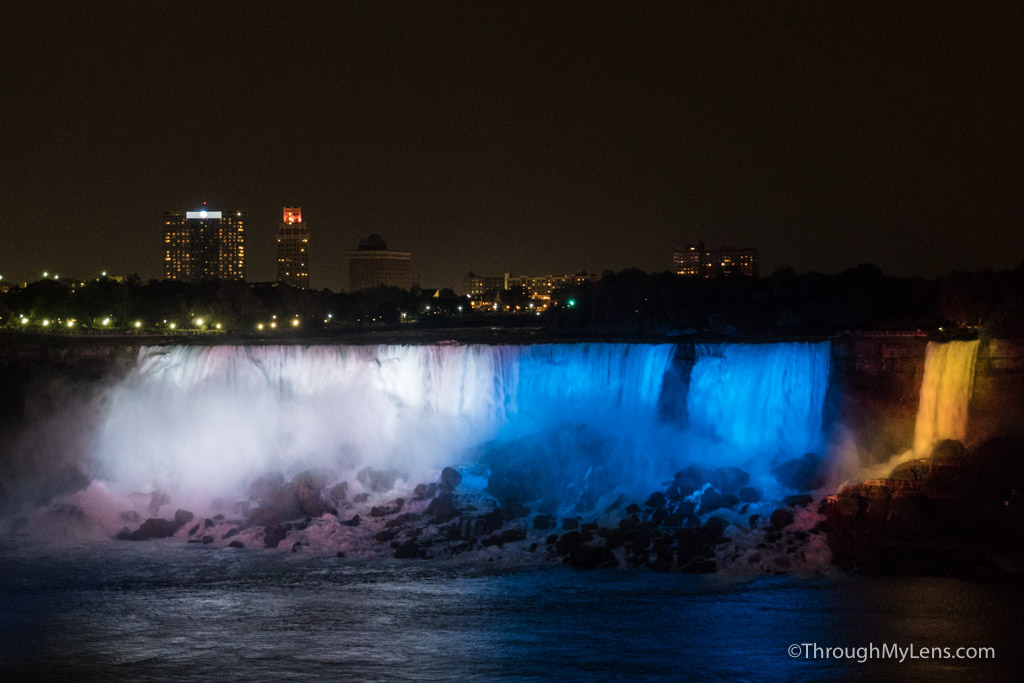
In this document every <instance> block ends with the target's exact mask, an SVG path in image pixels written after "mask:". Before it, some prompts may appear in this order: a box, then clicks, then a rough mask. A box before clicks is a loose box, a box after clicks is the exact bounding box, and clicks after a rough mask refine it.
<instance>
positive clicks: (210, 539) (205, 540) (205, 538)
mask: <svg viewBox="0 0 1024 683" xmlns="http://www.w3.org/2000/svg"><path fill="white" fill-rule="evenodd" d="M213 541H214V538H213V536H203V544H204V545H208V544H210V543H213Z"/></svg>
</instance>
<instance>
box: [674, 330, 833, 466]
mask: <svg viewBox="0 0 1024 683" xmlns="http://www.w3.org/2000/svg"><path fill="white" fill-rule="evenodd" d="M830 351H831V346H830V344H829V343H828V342H821V343H804V342H800V343H796V342H793V343H781V344H721V345H699V346H698V347H697V362H696V364H695V365H694V367H693V372H692V374H691V376H690V391H689V394H688V395H687V398H686V407H687V412H688V414H689V419H690V427H691V428H693V429H694V430H696V431H698V432H701V433H704V434H707V435H709V436H712V437H714V438H717V439H720V440H722V441H724V442H726V443H727V444H730V445H731V446H733V447H735V448H736V449H738V450H740V451H744V452H746V454H747V457H753V456H757V455H769V456H771V455H774V454H776V453H778V452H781V453H782V454H785V455H790V456H798V455H802V454H803V453H805V452H807V451H815V450H818V449H819V448H820V446H821V440H822V406H823V404H824V401H825V391H826V390H827V388H828V376H829V367H830Z"/></svg>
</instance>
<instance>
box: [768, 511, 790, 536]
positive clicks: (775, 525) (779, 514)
mask: <svg viewBox="0 0 1024 683" xmlns="http://www.w3.org/2000/svg"><path fill="white" fill-rule="evenodd" d="M793 519H794V517H793V513H792V511H790V510H786V509H784V508H779V509H778V510H776V511H775V512H773V513H772V516H771V519H770V521H771V525H772V529H774V530H776V531H778V530H780V529H784V528H786V527H787V526H789V525H790V524H792V523H793Z"/></svg>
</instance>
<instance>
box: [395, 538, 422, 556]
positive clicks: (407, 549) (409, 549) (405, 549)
mask: <svg viewBox="0 0 1024 683" xmlns="http://www.w3.org/2000/svg"><path fill="white" fill-rule="evenodd" d="M419 552H420V546H419V544H418V543H416V541H406V542H405V543H403V544H402V545H400V546H398V548H396V549H395V557H396V558H398V559H400V560H408V559H413V558H415V557H416V556H417V555H419Z"/></svg>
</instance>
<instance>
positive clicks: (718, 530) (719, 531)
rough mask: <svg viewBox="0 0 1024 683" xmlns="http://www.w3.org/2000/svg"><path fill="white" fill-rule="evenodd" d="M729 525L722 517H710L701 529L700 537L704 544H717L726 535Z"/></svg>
mask: <svg viewBox="0 0 1024 683" xmlns="http://www.w3.org/2000/svg"><path fill="white" fill-rule="evenodd" d="M728 526H729V523H728V522H727V521H725V520H724V519H722V518H721V517H710V518H708V521H706V522H704V525H703V526H702V527H701V533H700V537H701V540H702V541H703V542H704V543H715V542H717V541H718V540H719V539H720V538H722V535H723V534H724V533H725V529H726V528H727V527H728Z"/></svg>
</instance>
